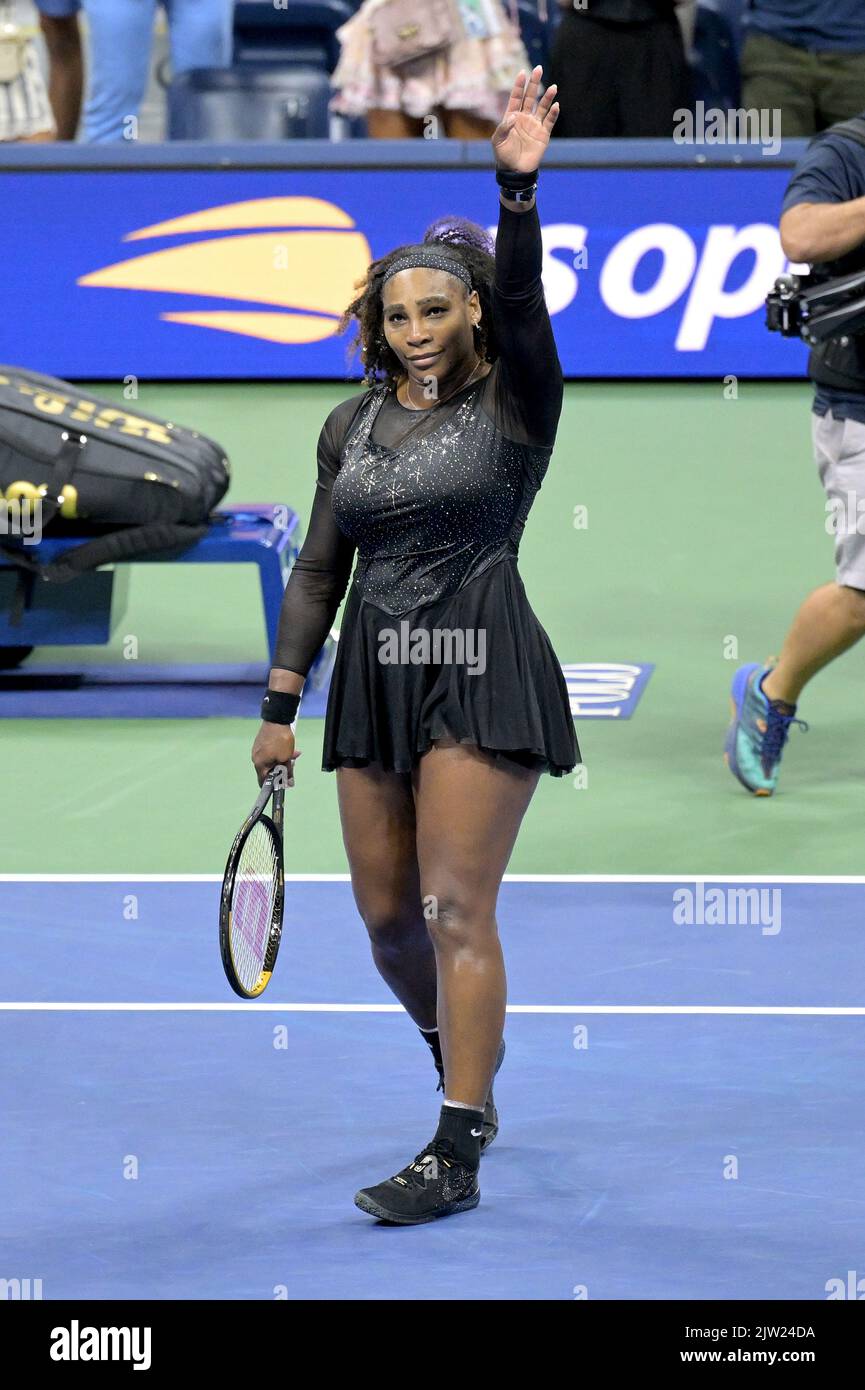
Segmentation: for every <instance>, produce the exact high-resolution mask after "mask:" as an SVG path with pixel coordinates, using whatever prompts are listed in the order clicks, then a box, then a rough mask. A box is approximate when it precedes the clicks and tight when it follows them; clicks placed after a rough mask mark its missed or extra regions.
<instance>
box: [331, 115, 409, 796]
mask: <svg viewBox="0 0 865 1390" xmlns="http://www.w3.org/2000/svg"><path fill="white" fill-rule="evenodd" d="M366 125H367V130H368V132H369V138H370V140H411V139H413V138H414V137H415V136H417V135H423V121H422V120H421V119H420V117H416V116H407V115H406V114H405V112H404V111H382V110H381V109H380V108H378V107H375V108H373V110H371V111H367V113H366ZM357 770H358V769H357V768H349V769H348V771H349V772H355V771H357Z"/></svg>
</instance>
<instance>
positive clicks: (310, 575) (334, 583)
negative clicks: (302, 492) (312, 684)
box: [272, 401, 357, 676]
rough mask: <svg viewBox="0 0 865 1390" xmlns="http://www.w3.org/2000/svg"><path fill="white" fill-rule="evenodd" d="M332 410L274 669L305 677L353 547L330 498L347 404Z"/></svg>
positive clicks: (340, 592) (345, 577)
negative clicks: (342, 529)
mask: <svg viewBox="0 0 865 1390" xmlns="http://www.w3.org/2000/svg"><path fill="white" fill-rule="evenodd" d="M352 404H354V405H355V406H356V404H357V402H356V401H355V402H343V403H342V405H339V406H337V407H336V408H335V409H334V410H332V411H331V413H330V415H329V416H328V418H327V420H326V421H325V423H324V426H323V427H322V430H321V434H320V435H319V439H318V451H317V454H318V476H317V478H316V484H315V497H314V499H313V503H312V513H311V515H310V519H309V528H308V530H307V533H306V538H305V540H304V542H303V545H302V546H301V550H300V554H299V555H298V557H297V560H296V561H295V563H294V567H293V569H292V571H291V574H290V575H289V578H288V584H287V585H286V589H285V596H284V598H283V601H282V608H281V610H280V615H279V630H278V633H277V638H276V652H275V654H274V658H273V662H272V666H273V667H275V668H278V669H280V670H284V671H294V672H296V673H297V674H298V675H299V676H306V675H307V673H308V671H309V668H310V666H311V665H312V663H313V661H314V660H315V658H316V656H317V655H318V652H319V651H320V650H321V647H322V645H323V643H324V641H325V639H326V637H327V635H328V633H329V632H330V629H331V627H332V625H333V620H334V618H335V617H336V612H337V609H338V608H339V605H340V603H341V602H342V599H343V596H344V594H345V591H346V589H347V587H348V581H349V578H350V576H351V567H352V561H353V559H354V552H355V548H356V546H355V542H354V541H352V540H349V538H348V536H346V535H344V534H343V532H342V531H340V529H339V527H338V526H337V524H336V520H335V519H334V515H333V510H332V508H331V499H330V493H331V488H332V487H333V484H334V480H335V478H336V476H337V474H338V472H339V465H340V449H341V445H342V439H343V438H344V436H345V409H344V407H345V406H346V405H352Z"/></svg>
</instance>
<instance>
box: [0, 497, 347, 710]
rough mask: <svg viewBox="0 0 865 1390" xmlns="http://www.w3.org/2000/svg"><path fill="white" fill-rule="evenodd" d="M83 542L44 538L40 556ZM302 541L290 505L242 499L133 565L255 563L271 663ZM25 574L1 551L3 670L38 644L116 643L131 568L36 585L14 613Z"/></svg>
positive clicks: (321, 666) (315, 679) (328, 658)
mask: <svg viewBox="0 0 865 1390" xmlns="http://www.w3.org/2000/svg"><path fill="white" fill-rule="evenodd" d="M85 539H89V537H87V536H86V535H82V536H79V537H76V536H75V535H64V536H62V537H52V538H50V539H49V538H47V537H46V538H45V539H43V540H42V541H41V542H40V544H39V546H38V548H36V550H35V554H36V557H37V558H38V559H39V560H40V561H41V562H42V563H45V564H48V563H50V562H51V561H52V560H56V559H58V558H59V557H60V556H61V555H62V554H63V553H64V551H66V550H68V549H70V548H71V547H74V546H76V545H79V544H80V543H81V541H82V540H85ZM302 539H303V528H302V525H301V522H300V518H299V517H298V515H297V513H296V512H294V511H293V510H292V509H291V507H288V506H284V505H275V504H274V505H271V504H263V503H251V504H246V505H243V504H236V505H235V506H233V507H222V508H219V509H218V510H217V511H215V512H213V513H212V515H211V517H210V525H209V530H208V532H207V534H206V535H205V536H203V537H202V539H201V540H199V541H196V542H195V543H194V544H193V545H191V546H187V547H186V548H185V549H179V550H177V551H163V552H160V554H158V555H153V556H141V557H139V558H138V559H137V560H136V561H135V563H136V564H150V563H153V564H166V563H171V564H182V565H202V564H216V565H226V564H235V565H236V564H241V565H255V566H256V568H257V570H258V577H259V584H260V589H261V600H262V609H263V616H264V629H265V633H266V636H267V651H268V661H270V660H272V659H273V656H274V653H275V650H276V636H277V630H278V628H279V615H280V610H281V608H282V598H283V593H284V590H285V585H286V584H287V582H288V576H289V574H290V573H291V569H292V566H293V565H294V562H295V560H296V559H297V557H298V555H299V553H300V547H301V542H302ZM19 574H20V571H19V570H17V569H16V568H15V567H14V566H13V565H12V564H11V562H10V560H9V558H8V556H5V555H4V554H3V553H2V552H0V671H3V670H7V671H8V670H11V669H12V668H13V667H15V666H17V665H19V664H20V662H21V661H23V660H24V659H25V658H26V657H27V656H28V655H29V653H30V652H31V651H32V650H33V648H34V647H41V646H64V647H75V646H81V645H104V644H105V643H107V642H109V641H110V639H111V636H112V634H113V633H114V632H115V631H116V630H117V628H118V624H119V622H120V620H121V619H122V618H123V616H124V614H125V611H126V603H127V597H128V586H129V566H128V565H123V564H118V565H114V566H110V567H103V568H101V569H98V570H94V571H92V572H90V573H86V574H81V575H78V576H77V578H75V579H73V580H70V581H69V582H68V583H65V584H36V585H34V586H32V592H31V595H30V599H29V601H28V603H27V605H26V608H25V610H24V612H23V614H21V615H18V616H17V617H16V616H15V615H14V614H13V608H14V600H15V594H16V588H17V586H18V583H19ZM334 656H335V643H334V640H333V638H332V637H328V638H327V639H326V640H325V643H324V646H323V647H322V648H321V650H320V651H319V653H318V655H317V657H316V659H315V661H314V663H313V665H312V667H311V668H310V672H309V676H308V680H309V685H310V690H315V689H317V688H320V687H321V686H322V685H323V684H324V683H325V681H326V679H327V677H328V676H329V674H330V669H331V666H332V665H333V659H334ZM237 669H238V672H239V673H240V674H241V675H242V674H243V672H244V671H245V670H246V668H244V667H239V668H237ZM231 672H232V668H230V667H226V668H225V672H224V673H223V678H225V677H226V674H227V673H231ZM169 677H170V672H169ZM169 677H167V678H169ZM190 678H191V677H190Z"/></svg>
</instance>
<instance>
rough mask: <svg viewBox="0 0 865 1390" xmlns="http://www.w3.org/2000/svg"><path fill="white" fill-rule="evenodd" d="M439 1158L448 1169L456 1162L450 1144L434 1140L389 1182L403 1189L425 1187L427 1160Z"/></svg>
mask: <svg viewBox="0 0 865 1390" xmlns="http://www.w3.org/2000/svg"><path fill="white" fill-rule="evenodd" d="M428 1158H436V1159H438V1158H440V1159H442V1161H443V1162H444V1163H445V1164H447V1166H448V1167H450V1166H451V1164H452V1163H455V1162H456V1155H455V1154H454V1151H453V1149H452V1148H451V1146H450V1144H448V1143H445V1142H444V1141H443V1140H439V1141H438V1143H436V1141H435V1140H433V1142H432V1143H431V1144H430V1145H429V1146H428V1147H427V1148H425V1149H421V1151H420V1153H419V1154H416V1155H415V1157H414V1158H413V1159H412V1161H411V1163H409V1164H408V1166H407V1167H405V1168H403V1170H402V1172H401V1173H396V1174H394V1176H393V1177H392V1178H391V1182H398V1183H400V1185H401V1186H403V1187H425V1186H426V1184H427V1163H426V1161H427V1159H428Z"/></svg>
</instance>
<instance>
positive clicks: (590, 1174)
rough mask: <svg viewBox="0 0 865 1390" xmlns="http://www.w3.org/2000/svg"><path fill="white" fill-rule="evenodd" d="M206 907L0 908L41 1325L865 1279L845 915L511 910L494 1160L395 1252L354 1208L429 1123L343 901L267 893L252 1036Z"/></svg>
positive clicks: (12, 1227) (324, 888) (788, 1286)
mask: <svg viewBox="0 0 865 1390" xmlns="http://www.w3.org/2000/svg"><path fill="white" fill-rule="evenodd" d="M745 890H752V891H751V897H750V898H746V897H743V896H742V894H743V893H745ZM759 890H762V892H763V896H762V897H761V896H760V891H759ZM218 893H219V884H218V883H217V882H216V881H214V880H213V879H212V878H208V879H202V880H197V881H179V882H168V881H147V880H142V879H133V880H128V881H125V880H122V879H119V878H117V879H114V880H112V881H98V882H97V881H68V880H67V881H56V880H55V881H52V880H48V879H46V880H43V881H20V880H17V879H15V880H7V881H5V882H4V883H3V884H2V898H0V902H2V908H0V953H2V968H3V979H4V982H5V984H4V1000H5V1003H4V1006H3V1009H2V1011H0V1029H2V1035H0V1036H2V1045H3V1052H4V1059H5V1066H4V1068H3V1075H2V1082H0V1094H2V1108H3V1115H4V1120H5V1124H4V1130H5V1137H4V1143H3V1146H2V1153H0V1184H2V1193H3V1235H4V1239H3V1268H2V1269H0V1276H2V1277H5V1278H19V1279H26V1278H30V1279H41V1280H42V1281H43V1296H44V1297H45V1298H46V1299H58V1298H123V1299H145V1298H157V1299H184V1298H206V1299H218V1298H222V1299H238V1298H240V1299H266V1300H270V1299H273V1298H275V1297H286V1298H288V1299H294V1298H304V1299H306V1298H335V1299H383V1298H400V1299H414V1298H423V1299H454V1298H472V1299H474V1298H480V1299H496V1298H510V1299H541V1298H543V1299H565V1300H569V1299H573V1298H574V1297H588V1298H589V1299H708V1298H719V1299H735V1298H772V1299H809V1300H811V1299H825V1297H826V1284H827V1281H829V1280H830V1279H835V1278H840V1279H845V1278H846V1276H847V1271H848V1270H859V1271H860V1273H861V1272H862V1269H863V1248H865V1157H863V1153H865V1145H863V1138H865V1136H863V1114H865V1079H863V1067H862V1042H861V1039H862V1026H863V1015H865V1003H863V1001H865V988H863V985H865V952H863V950H862V945H863V927H862V923H863V919H865V911H863V909H865V884H863V883H859V882H855V881H850V882H835V883H826V882H820V883H807V882H801V881H795V882H791V881H781V880H772V881H765V882H763V883H756V882H750V883H745V882H735V883H734V882H732V881H724V880H707V881H706V883H705V887H704V888H701V887H700V885H697V884H695V883H694V882H693V881H692V880H691V881H689V880H685V879H682V880H677V881H676V882H673V881H663V882H662V881H640V882H633V881H610V882H600V881H578V880H573V879H571V880H566V879H562V880H553V881H549V880H537V881H526V880H517V879H514V880H510V879H508V880H506V881H505V883H504V884H503V886H502V890H501V895H500V900H499V912H498V920H499V925H500V930H501V936H502V941H503V945H504V950H505V958H506V961H507V965H508V975H509V998H510V1001H511V1002H510V1005H509V1014H508V1020H507V1025H506V1032H505V1036H506V1039H507V1044H508V1053H507V1057H506V1059H505V1064H504V1066H503V1068H502V1071H501V1073H500V1075H499V1078H498V1080H497V1083H496V1099H497V1104H498V1108H499V1112H500V1117H501V1132H500V1135H499V1137H498V1139H497V1141H496V1143H495V1144H494V1145H493V1146H492V1148H491V1150H490V1152H489V1153H488V1154H487V1155H485V1157H484V1158H483V1161H482V1165H481V1193H482V1197H481V1204H480V1206H479V1208H478V1209H477V1210H476V1211H475V1212H472V1213H467V1214H465V1215H461V1216H458V1217H454V1218H451V1219H449V1220H446V1221H441V1222H434V1223H431V1224H430V1225H426V1226H421V1227H415V1228H392V1227H385V1226H379V1225H377V1224H376V1223H375V1222H373V1221H372V1220H371V1219H370V1218H369V1217H367V1216H365V1215H363V1214H362V1213H361V1212H359V1211H358V1210H357V1209H356V1208H355V1207H354V1205H353V1202H352V1198H353V1196H354V1193H355V1191H356V1190H357V1188H359V1187H361V1186H364V1185H366V1184H368V1183H370V1182H374V1181H379V1180H381V1179H382V1178H383V1177H386V1176H388V1175H389V1174H390V1173H392V1172H396V1171H397V1170H398V1169H399V1168H400V1167H402V1166H403V1164H404V1163H405V1162H407V1161H408V1159H409V1158H410V1157H411V1156H412V1154H413V1153H415V1152H416V1151H417V1150H418V1149H419V1148H420V1147H421V1146H422V1145H423V1143H424V1142H426V1141H427V1140H428V1139H429V1138H430V1137H431V1136H432V1134H433V1132H434V1129H435V1123H436V1117H437V1113H438V1106H439V1103H440V1096H437V1095H436V1092H435V1081H436V1076H435V1072H434V1069H433V1067H432V1063H431V1060H430V1057H429V1055H428V1053H427V1050H426V1048H425V1046H424V1044H423V1042H422V1041H421V1039H420V1037H419V1035H418V1033H417V1031H416V1029H415V1027H414V1025H413V1024H412V1023H411V1021H410V1020H409V1019H408V1017H407V1016H406V1015H405V1014H404V1013H403V1011H402V1009H401V1008H400V1007H399V1006H398V1005H396V1004H395V1002H394V1000H393V997H392V996H391V995H390V994H389V993H388V991H387V989H386V987H385V985H384V984H383V982H382V981H381V980H380V978H379V976H378V975H377V973H376V971H375V969H374V967H373V964H372V960H371V958H370V956H369V952H368V948H367V944H366V938H365V933H364V929H363V927H362V925H361V923H360V921H359V918H358V916H357V912H356V909H355V906H354V903H353V900H352V897H351V891H350V887H349V884H348V883H347V882H345V881H343V880H342V879H341V878H340V877H338V876H334V878H332V879H330V880H310V881H291V882H289V883H288V884H287V895H288V896H287V902H288V910H287V920H286V932H285V936H284V938H283V944H282V948H281V951H280V956H279V959H278V961H277V967H276V973H275V976H274V979H273V982H272V984H271V986H270V987H269V989H268V990H267V991H266V993H265V995H264V996H263V998H262V999H261V1000H260V1001H258V1002H256V1003H243V1002H241V1001H240V1000H237V999H236V998H235V996H234V995H233V994H232V993H231V991H230V990H229V988H228V985H227V983H226V981H225V979H224V976H223V974H222V968H221V964H220V959H219V950H218V945H217V928H216V922H217V903H218ZM713 893H714V894H715V895H716V896H715V897H714V899H712V901H713V902H714V909H713V910H712V909H711V908H709V907H708V906H707V904H709V902H710V899H711V898H712V894H713ZM688 894H690V895H691V896H690V897H688V896H687V895H688ZM712 911H714V917H715V918H716V919H718V918H719V917H720V918H721V919H722V920H715V921H712V920H711V917H712ZM683 917H684V919H685V920H682V919H683ZM691 919H693V920H691ZM100 1006H101V1007H100Z"/></svg>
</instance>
